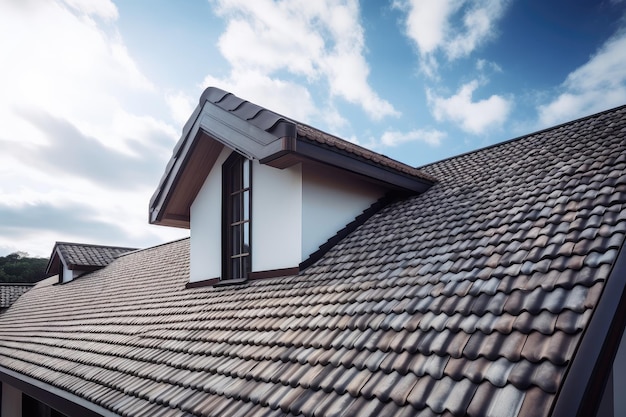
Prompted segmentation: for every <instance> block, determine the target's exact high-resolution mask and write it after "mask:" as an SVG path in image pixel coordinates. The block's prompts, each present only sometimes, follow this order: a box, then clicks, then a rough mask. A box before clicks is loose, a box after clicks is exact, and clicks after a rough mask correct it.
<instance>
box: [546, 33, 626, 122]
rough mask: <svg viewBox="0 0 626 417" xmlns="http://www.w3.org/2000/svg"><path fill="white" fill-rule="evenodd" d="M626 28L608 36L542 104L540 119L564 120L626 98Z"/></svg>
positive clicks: (603, 107) (623, 101)
mask: <svg viewBox="0 0 626 417" xmlns="http://www.w3.org/2000/svg"><path fill="white" fill-rule="evenodd" d="M625 62H626V30H625V29H622V30H620V31H618V33H616V34H615V35H614V36H612V37H611V38H610V39H608V40H607V41H606V42H605V43H604V44H603V45H602V46H601V47H600V48H599V49H598V50H597V52H596V53H595V54H594V55H592V56H591V57H590V58H589V60H588V61H587V62H586V63H585V64H584V65H582V66H581V67H579V68H577V69H576V70H574V71H572V72H571V73H570V74H569V75H568V76H567V78H566V79H565V81H564V82H563V83H562V84H561V86H560V88H559V90H560V93H559V94H558V96H557V97H556V98H554V99H553V100H552V101H551V102H549V103H547V104H544V105H541V106H539V123H540V124H541V125H542V126H551V125H554V124H557V123H560V122H564V121H567V120H571V119H574V118H577V117H581V116H585V115H587V114H591V113H594V112H598V111H601V110H605V109H608V108H611V107H615V106H618V105H621V104H624V103H625V102H626V65H624V63H625Z"/></svg>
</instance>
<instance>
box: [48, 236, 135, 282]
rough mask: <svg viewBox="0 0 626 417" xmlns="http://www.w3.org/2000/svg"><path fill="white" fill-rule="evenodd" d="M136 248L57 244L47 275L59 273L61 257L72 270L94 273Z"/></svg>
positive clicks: (49, 262)
mask: <svg viewBox="0 0 626 417" xmlns="http://www.w3.org/2000/svg"><path fill="white" fill-rule="evenodd" d="M134 250H137V249H136V248H125V247H120V246H103V245H90V244H85V243H69V242H57V243H56V244H55V245H54V249H53V250H52V255H51V256H50V260H49V261H48V266H47V267H46V275H47V276H50V275H55V274H58V273H59V270H60V264H59V257H62V258H63V260H64V261H65V265H67V268H68V269H70V270H80V271H93V270H96V269H100V268H102V267H105V266H107V265H108V264H110V263H111V262H112V261H113V260H114V259H115V258H117V257H118V256H120V255H121V254H124V253H126V252H129V251H134Z"/></svg>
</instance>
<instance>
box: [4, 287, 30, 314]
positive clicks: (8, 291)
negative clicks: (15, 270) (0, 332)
mask: <svg viewBox="0 0 626 417" xmlns="http://www.w3.org/2000/svg"><path fill="white" fill-rule="evenodd" d="M33 285H34V284H24V283H19V284H18V283H15V284H7V283H0V309H2V308H9V307H11V304H13V303H14V302H15V300H17V299H18V298H20V295H22V294H24V293H25V292H26V291H28V290H30V289H31V288H32V287H33Z"/></svg>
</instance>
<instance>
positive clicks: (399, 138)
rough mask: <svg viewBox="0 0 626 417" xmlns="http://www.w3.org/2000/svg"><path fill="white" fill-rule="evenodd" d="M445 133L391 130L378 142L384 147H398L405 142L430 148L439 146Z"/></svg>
mask: <svg viewBox="0 0 626 417" xmlns="http://www.w3.org/2000/svg"><path fill="white" fill-rule="evenodd" d="M445 137H446V134H445V132H441V131H439V130H434V129H415V130H411V131H409V132H399V131H396V130H391V131H387V132H385V133H383V135H382V137H381V138H380V142H381V143H382V144H383V145H385V146H398V145H402V144H405V143H407V142H424V143H427V144H429V145H431V146H439V145H440V144H441V141H442V140H443V138H445Z"/></svg>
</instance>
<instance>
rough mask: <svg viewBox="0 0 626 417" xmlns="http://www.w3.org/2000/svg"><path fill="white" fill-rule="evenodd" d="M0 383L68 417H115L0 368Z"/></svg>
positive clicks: (82, 399)
mask: <svg viewBox="0 0 626 417" xmlns="http://www.w3.org/2000/svg"><path fill="white" fill-rule="evenodd" d="M0 381H1V382H2V383H3V384H7V385H10V386H12V387H14V388H16V389H18V390H20V391H22V392H23V393H25V394H27V395H28V396H30V397H32V398H34V399H36V400H37V401H40V402H42V403H44V404H46V405H48V406H49V407H52V408H54V409H55V410H57V411H59V412H61V413H63V414H65V415H67V416H69V417H113V416H117V414H115V413H113V412H111V411H109V410H107V409H105V408H103V407H100V406H99V405H96V404H93V403H91V402H89V401H87V400H85V399H84V398H82V397H79V396H77V395H74V394H72V393H69V392H67V391H63V390H62V389H59V388H57V387H54V386H52V385H49V384H46V383H45V382H42V381H39V380H37V379H34V378H31V377H28V376H26V375H22V374H20V373H18V372H15V371H12V370H10V369H6V368H4V367H1V366H0ZM5 400H6V399H5Z"/></svg>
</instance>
